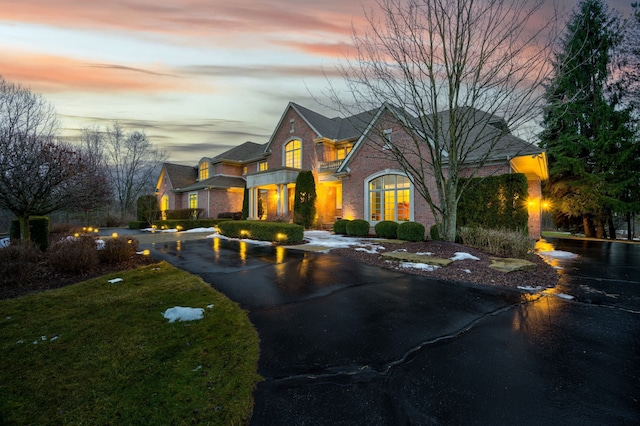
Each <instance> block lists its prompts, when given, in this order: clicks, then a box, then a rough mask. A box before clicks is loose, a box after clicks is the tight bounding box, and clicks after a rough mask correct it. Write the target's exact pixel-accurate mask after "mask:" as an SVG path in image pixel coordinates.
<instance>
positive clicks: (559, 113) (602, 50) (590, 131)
mask: <svg viewBox="0 0 640 426" xmlns="http://www.w3.org/2000/svg"><path fill="white" fill-rule="evenodd" d="M620 34H621V28H620V20H619V18H618V17H617V16H616V15H614V14H612V13H610V12H609V10H608V8H607V6H606V5H605V4H604V3H603V2H602V0H584V1H582V2H581V3H580V4H579V5H578V8H577V10H576V11H575V12H574V14H573V16H572V18H571V19H570V21H569V23H568V25H567V30H566V33H565V35H564V36H563V38H562V39H561V42H560V51H559V52H558V53H557V54H556V56H555V60H554V64H553V65H554V78H553V80H552V81H551V82H550V84H549V86H548V87H547V91H546V99H547V103H548V106H547V108H546V110H545V116H544V122H543V126H544V131H543V132H542V134H541V140H542V146H543V147H545V148H546V149H547V153H548V155H549V164H550V179H549V185H548V188H549V191H550V193H551V195H552V197H553V198H554V199H555V200H554V205H555V206H556V209H557V210H558V213H559V215H560V216H562V217H565V218H581V219H582V225H583V228H584V233H585V236H587V237H593V236H599V237H602V236H604V232H605V228H606V226H605V225H606V224H611V223H612V220H611V214H612V212H613V211H619V209H620V207H621V203H623V201H622V194H623V192H624V188H625V185H626V181H627V177H626V176H623V174H620V173H618V169H620V168H624V167H625V163H624V161H625V157H627V156H628V154H629V150H633V145H634V143H633V132H632V130H631V125H630V122H631V117H630V111H629V109H623V108H622V107H621V106H620V93H619V92H618V89H617V86H616V85H613V84H611V83H612V79H611V67H610V64H611V55H612V52H613V50H614V49H615V48H616V46H617V43H618V42H619V40H620V37H619V36H620ZM627 159H628V158H627ZM596 224H597V228H596ZM612 228H613V226H612V225H610V226H609V229H610V231H611V229H612ZM613 236H614V235H612V237H613Z"/></svg>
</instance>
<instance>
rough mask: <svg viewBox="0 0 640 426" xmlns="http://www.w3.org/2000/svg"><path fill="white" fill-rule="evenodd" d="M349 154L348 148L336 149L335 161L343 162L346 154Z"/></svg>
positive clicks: (349, 149)
mask: <svg viewBox="0 0 640 426" xmlns="http://www.w3.org/2000/svg"><path fill="white" fill-rule="evenodd" d="M349 152H351V147H350V146H342V147H340V148H337V149H336V160H344V159H345V157H346V156H347V154H349Z"/></svg>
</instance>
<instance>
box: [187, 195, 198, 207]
mask: <svg viewBox="0 0 640 426" xmlns="http://www.w3.org/2000/svg"><path fill="white" fill-rule="evenodd" d="M189 208H190V209H197V208H198V193H197V192H192V193H191V194H189Z"/></svg>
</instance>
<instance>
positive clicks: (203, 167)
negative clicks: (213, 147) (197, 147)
mask: <svg viewBox="0 0 640 426" xmlns="http://www.w3.org/2000/svg"><path fill="white" fill-rule="evenodd" d="M205 179H209V162H208V161H203V162H202V163H200V180H205Z"/></svg>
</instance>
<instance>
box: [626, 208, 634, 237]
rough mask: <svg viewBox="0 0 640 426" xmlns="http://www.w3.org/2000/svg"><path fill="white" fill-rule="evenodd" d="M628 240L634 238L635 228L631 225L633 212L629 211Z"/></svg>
mask: <svg viewBox="0 0 640 426" xmlns="http://www.w3.org/2000/svg"><path fill="white" fill-rule="evenodd" d="M627 240H629V241H631V240H633V228H632V227H631V213H630V212H629V213H627Z"/></svg>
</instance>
